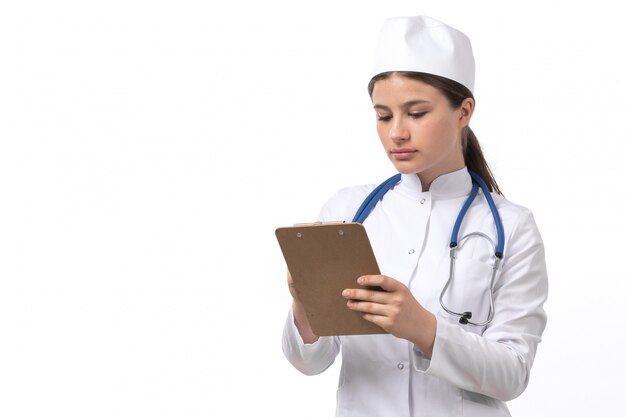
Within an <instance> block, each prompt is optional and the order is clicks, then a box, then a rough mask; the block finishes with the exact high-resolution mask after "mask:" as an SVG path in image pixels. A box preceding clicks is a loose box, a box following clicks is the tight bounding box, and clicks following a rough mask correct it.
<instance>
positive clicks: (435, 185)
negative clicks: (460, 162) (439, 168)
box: [394, 167, 472, 200]
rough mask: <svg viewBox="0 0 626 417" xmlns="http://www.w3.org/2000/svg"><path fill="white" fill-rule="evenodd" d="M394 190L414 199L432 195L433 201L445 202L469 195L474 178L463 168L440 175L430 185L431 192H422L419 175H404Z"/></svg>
mask: <svg viewBox="0 0 626 417" xmlns="http://www.w3.org/2000/svg"><path fill="white" fill-rule="evenodd" d="M394 189H395V190H396V191H398V192H400V193H402V194H404V195H406V196H408V197H412V198H422V197H423V196H426V195H429V194H430V196H431V198H433V199H442V200H445V199H448V198H458V197H463V196H466V195H468V194H469V193H470V191H471V190H472V177H471V176H470V174H469V172H468V171H467V167H463V168H461V169H459V170H458V171H454V172H450V173H448V174H444V175H440V176H439V177H437V178H435V179H434V181H433V182H432V184H430V190H429V191H422V183H421V181H420V179H419V177H418V176H417V174H402V178H401V180H400V183H399V184H398V185H397V186H396V187H395V188H394Z"/></svg>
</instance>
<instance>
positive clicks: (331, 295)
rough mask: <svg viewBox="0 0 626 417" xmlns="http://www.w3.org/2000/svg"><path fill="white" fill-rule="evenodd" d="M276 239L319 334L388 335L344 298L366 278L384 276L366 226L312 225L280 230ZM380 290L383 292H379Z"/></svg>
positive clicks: (357, 224) (315, 331) (345, 224)
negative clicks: (358, 280)
mask: <svg viewBox="0 0 626 417" xmlns="http://www.w3.org/2000/svg"><path fill="white" fill-rule="evenodd" d="M276 238H277V239H278V243H279V245H280V248H281V250H282V252H283V257H284V258H285V262H286V263H287V267H288V268H289V272H290V273H291V277H292V278H293V285H294V288H295V290H296V291H297V293H298V297H299V299H300V301H301V302H302V304H303V305H304V311H305V313H306V315H307V318H308V320H309V323H310V325H311V328H312V330H313V333H315V334H316V335H318V336H339V335H342V336H344V335H358V334H382V333H387V332H386V331H385V330H383V329H382V328H381V327H379V326H377V325H375V324H374V323H371V322H369V321H367V320H365V319H364V318H362V317H361V314H360V313H359V312H357V311H353V310H350V309H348V307H347V306H346V303H347V300H346V299H345V298H344V297H343V296H342V295H341V292H342V291H343V290H344V289H346V288H359V287H362V288H368V289H373V287H363V286H360V285H359V284H357V282H356V280H357V278H358V277H360V276H361V275H377V274H380V269H379V268H378V263H377V262H376V257H375V256H374V252H373V250H372V246H371V244H370V241H369V238H368V237H367V233H366V231H365V228H364V227H363V225H362V224H360V223H344V222H341V223H312V224H303V225H295V226H292V227H279V228H278V229H276ZM374 289H379V290H382V289H380V288H374Z"/></svg>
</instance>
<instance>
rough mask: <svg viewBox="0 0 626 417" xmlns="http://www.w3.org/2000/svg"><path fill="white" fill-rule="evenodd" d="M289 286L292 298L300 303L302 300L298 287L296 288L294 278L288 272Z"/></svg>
mask: <svg viewBox="0 0 626 417" xmlns="http://www.w3.org/2000/svg"><path fill="white" fill-rule="evenodd" d="M287 285H288V286H289V292H290V293H291V298H293V300H294V301H297V302H300V299H299V298H298V291H297V290H296V287H294V285H293V278H292V277H291V274H290V273H289V271H287Z"/></svg>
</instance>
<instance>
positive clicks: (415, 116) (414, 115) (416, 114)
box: [409, 111, 427, 119]
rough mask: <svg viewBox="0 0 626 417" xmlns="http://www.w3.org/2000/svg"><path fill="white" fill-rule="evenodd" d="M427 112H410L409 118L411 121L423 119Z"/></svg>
mask: <svg viewBox="0 0 626 417" xmlns="http://www.w3.org/2000/svg"><path fill="white" fill-rule="evenodd" d="M426 113H427V112H425V111H422V112H411V113H409V117H411V118H413V119H419V118H420V117H424V115H426Z"/></svg>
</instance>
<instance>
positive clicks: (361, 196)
mask: <svg viewBox="0 0 626 417" xmlns="http://www.w3.org/2000/svg"><path fill="white" fill-rule="evenodd" d="M374 188H376V185H375V184H368V185H357V186H354V187H346V188H341V189H340V190H339V191H337V192H336V193H335V194H333V195H332V197H330V198H329V199H328V200H327V201H326V203H325V204H324V206H323V207H322V210H321V212H320V215H319V220H320V221H324V222H328V221H351V220H352V218H353V217H354V215H355V213H356V211H357V210H358V209H359V207H360V206H361V203H362V202H363V200H365V198H366V197H367V196H368V195H369V194H370V193H371V192H372V191H373V190H374Z"/></svg>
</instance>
